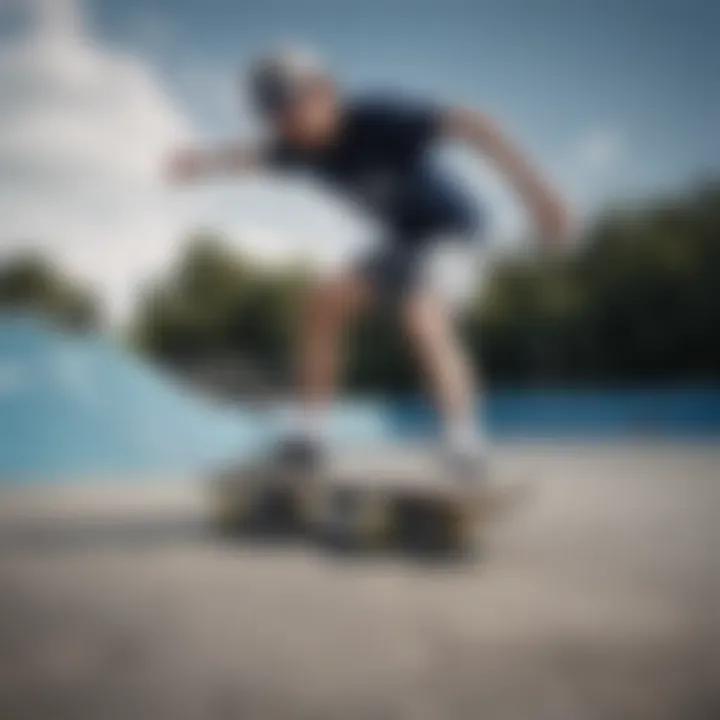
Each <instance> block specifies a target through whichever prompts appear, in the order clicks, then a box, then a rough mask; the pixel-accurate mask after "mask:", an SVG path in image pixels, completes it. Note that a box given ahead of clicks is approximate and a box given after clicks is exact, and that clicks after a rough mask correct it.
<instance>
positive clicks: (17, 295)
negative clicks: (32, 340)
mask: <svg viewBox="0 0 720 720" xmlns="http://www.w3.org/2000/svg"><path fill="white" fill-rule="evenodd" d="M0 308H2V309H3V310H13V311H18V310H19V311H23V312H30V313H33V314H39V315H42V316H44V317H46V318H49V319H51V320H52V321H54V322H55V323H57V324H59V325H60V326H62V327H65V328H69V329H73V330H88V329H92V328H96V327H97V326H98V325H99V323H100V309H99V305H98V301H97V298H96V296H95V295H94V294H93V293H92V292H90V291H89V290H88V289H87V288H84V287H82V286H80V284H78V283H77V282H76V281H73V280H71V279H70V278H69V277H67V276H66V275H65V274H64V273H63V272H62V271H61V270H60V269H59V268H58V267H57V266H56V265H55V264H53V263H52V262H51V261H49V260H48V259H46V258H43V257H42V256H41V255H39V254H32V253H24V254H20V255H16V256H14V257H12V258H10V259H9V260H6V261H5V262H4V263H2V264H1V265H0Z"/></svg>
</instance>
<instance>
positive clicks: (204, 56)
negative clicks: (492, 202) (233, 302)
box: [94, 0, 720, 200]
mask: <svg viewBox="0 0 720 720" xmlns="http://www.w3.org/2000/svg"><path fill="white" fill-rule="evenodd" d="M94 14H95V18H96V20H97V22H98V25H99V27H100V29H101V30H102V32H103V33H105V34H106V35H107V36H108V37H109V38H114V39H116V40H118V41H121V42H125V43H131V44H135V45H136V47H137V48H138V49H139V50H140V51H143V52H148V53H150V54H151V55H154V56H155V58H156V61H157V62H158V64H159V65H160V66H164V67H165V68H166V70H167V72H168V75H169V77H170V81H171V82H172V75H173V72H172V68H173V66H175V65H176V64H177V63H179V64H180V65H185V64H186V63H188V62H192V61H193V59H194V60H196V61H197V62H198V63H200V64H202V65H204V66H206V67H207V66H215V67H217V69H218V72H220V73H223V72H231V71H232V70H233V69H234V68H235V67H236V66H237V65H238V63H239V62H241V61H242V59H243V58H245V57H247V56H248V55H251V54H252V53H253V51H255V50H256V49H257V48H261V47H263V46H266V45H268V44H274V43H277V42H279V41H283V40H285V39H291V40H296V41H300V42H302V43H307V44H309V45H310V46H311V47H313V48H316V49H317V50H318V51H319V52H320V53H321V54H322V55H324V56H325V57H327V58H328V59H329V60H330V61H331V62H332V64H333V67H336V68H337V71H338V73H339V75H340V76H341V78H342V79H344V80H345V82H346V83H347V84H348V85H349V86H351V87H367V86H373V85H390V86H399V87H406V88H408V89H410V90H413V91H417V92H418V93H421V94H426V95H429V96H432V97H439V98H441V99H446V100H447V101H449V102H452V101H460V102H467V103H471V104H475V105H478V106H482V107H487V108H488V109H489V110H491V111H492V112H494V113H495V114H497V115H498V116H499V117H501V118H503V119H506V120H507V121H508V122H509V123H510V125H511V126H512V127H513V128H514V129H516V132H517V133H518V134H519V135H520V137H521V138H522V139H524V140H525V142H526V144H528V145H529V146H530V147H531V148H532V149H533V150H534V151H535V153H536V155H538V156H539V157H540V158H541V159H542V160H543V161H544V162H545V163H546V164H547V165H549V166H550V167H551V168H552V167H555V168H558V169H560V170H562V169H565V172H566V174H567V175H568V176H570V175H571V174H572V169H568V168H565V167H564V166H565V165H566V164H567V163H568V162H570V158H569V157H568V153H572V152H573V144H574V143H575V144H577V143H580V144H582V143H583V141H584V140H585V141H587V142H588V143H590V144H592V142H593V137H595V141H596V144H597V145H598V147H597V148H596V149H595V151H594V152H595V154H597V155H602V152H601V150H602V148H601V147H599V146H600V145H603V144H604V145H606V146H607V147H606V150H607V152H608V154H611V155H613V157H612V158H608V159H607V163H608V165H611V164H612V165H616V167H617V169H618V173H617V174H616V173H609V172H608V173H603V177H594V178H588V179H587V182H588V189H587V192H588V193H589V195H590V198H591V199H592V200H597V199H600V198H604V197H608V196H613V195H614V194H616V195H618V196H621V195H622V194H624V193H626V192H631V193H633V194H635V193H638V194H640V193H642V192H643V191H645V190H651V189H653V188H663V187H667V186H676V185H680V184H682V183H684V182H687V181H690V180H692V179H694V178H697V177H699V176H702V175H704V174H706V173H709V172H711V171H713V170H717V169H718V167H719V166H720V139H719V138H718V128H719V127H720V90H719V89H718V88H719V87H720V83H718V78H719V77H720V43H719V42H718V32H719V31H720V3H718V2H716V1H715V0H504V1H502V0H494V1H491V2H487V1H485V2H483V1H482V0H475V1H474V2H473V1H471V0H442V1H438V0H364V1H363V2H348V1H343V0H335V1H333V0H303V1H302V2H299V1H298V0H265V1H264V2H237V1H235V2H232V1H229V0H228V1H226V2H222V1H220V0H209V1H208V2H196V1H191V0H143V1H140V0H123V1H113V0H110V1H105V2H102V3H97V4H96V7H95V13H94ZM176 91H177V92H178V94H179V95H180V97H181V101H184V102H187V103H188V107H189V108H190V111H191V112H192V113H193V114H194V115H195V116H196V117H197V118H198V119H199V120H201V121H202V125H203V127H205V128H206V129H207V131H208V132H217V133H222V132H230V131H231V130H232V125H233V122H234V118H233V116H232V115H231V114H230V113H229V112H227V108H225V107H224V106H223V105H222V104H220V103H217V101H216V100H213V99H212V98H209V99H208V101H207V102H208V106H204V105H203V103H202V96H201V94H200V95H199V96H198V94H194V95H193V94H188V95H187V97H182V95H183V92H182V91H183V88H182V82H178V83H177V88H176ZM220 107H223V110H224V111H222V112H221V111H218V108H220ZM213 108H215V112H213ZM574 149H575V150H578V152H580V154H581V155H582V148H577V147H575V148H574ZM587 152H588V154H589V156H590V157H588V158H586V160H587V161H588V162H589V163H590V164H593V158H594V159H595V161H596V163H597V164H598V165H602V164H603V161H602V159H601V158H600V157H594V155H593V150H592V148H589V149H588V151H587ZM578 161H579V162H580V163H581V164H582V160H581V158H578ZM611 161H612V162H611ZM598 169H601V168H598ZM620 169H621V170H622V172H619V171H620ZM598 174H599V173H598ZM569 179H572V178H569ZM593 196H594V197H593Z"/></svg>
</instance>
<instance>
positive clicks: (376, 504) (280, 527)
mask: <svg viewBox="0 0 720 720" xmlns="http://www.w3.org/2000/svg"><path fill="white" fill-rule="evenodd" d="M214 490H215V495H216V501H217V517H218V521H219V523H220V525H221V527H222V528H223V529H225V530H228V531H231V532H240V533H243V532H251V533H258V532H272V533H273V534H278V533H282V534H287V533H295V534H304V535H308V536H311V537H313V538H315V539H317V540H320V541H321V542H323V543H327V544H330V545H332V546H333V547H344V548H348V549H349V548H356V549H366V550H370V549H387V548H403V549H414V550H419V551H437V552H446V553H447V552H452V553H470V552H472V551H474V550H476V549H477V548H478V547H479V545H480V543H481V541H482V536H483V531H484V530H485V529H486V528H487V526H488V525H489V524H491V523H492V522H493V521H495V520H497V519H500V518H502V517H503V516H505V515H506V514H507V513H508V512H509V511H510V510H512V509H513V508H514V507H515V506H516V505H517V504H518V501H519V500H521V499H522V498H523V497H524V495H525V492H524V489H523V488H521V487H520V486H515V485H513V486H496V485H494V484H492V483H490V484H481V483H478V485H476V486H475V485H462V484H459V483H455V482H452V481H451V480H449V479H448V478H447V477H445V476H444V475H443V473H442V472H441V470H440V469H439V468H438V467H436V466H435V463H428V464H427V465H425V466H423V467H414V468H412V467H410V468H397V467H396V468H388V467H385V468H383V467H382V466H380V467H377V466H375V467H372V466H370V467H368V468H367V469H358V468H354V469H347V468H342V467H333V466H332V463H331V464H330V467H328V468H327V469H326V470H325V471H324V472H323V473H321V474H318V475H316V476H308V477H299V476H297V475H294V476H292V475H290V474H288V472H287V470H286V469H284V468H282V467H279V466H278V465H277V464H275V463H274V462H273V461H272V460H265V461H264V462H263V461H261V462H255V463H251V464H248V465H241V466H239V467H235V468H230V469H228V470H226V471H224V472H222V473H220V474H219V475H218V476H217V477H216V478H215V483H214Z"/></svg>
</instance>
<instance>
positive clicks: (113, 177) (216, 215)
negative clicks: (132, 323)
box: [0, 0, 518, 316]
mask: <svg viewBox="0 0 720 720" xmlns="http://www.w3.org/2000/svg"><path fill="white" fill-rule="evenodd" d="M3 13H5V14H12V15H13V17H14V20H16V21H18V20H19V22H14V23H13V26H14V27H15V28H16V32H15V34H14V36H12V37H7V36H5V37H4V38H2V39H0V96H2V98H3V103H2V104H1V105H0V253H3V252H4V253H7V252H8V251H12V250H13V249H15V248H17V247H18V246H19V244H21V243H27V242H31V243H34V246H35V247H37V246H40V247H41V248H43V249H47V250H49V251H50V252H51V253H52V254H54V255H55V256H57V257H58V258H59V259H60V260H61V261H62V262H63V263H65V264H67V265H68V266H69V267H70V269H71V270H73V271H74V272H76V273H78V274H80V275H81V276H83V277H86V278H87V279H89V280H91V281H92V282H93V283H94V284H95V285H97V286H99V288H100V289H101V290H102V291H103V292H104V293H105V294H106V295H107V296H108V297H109V299H110V302H111V306H112V308H113V309H114V310H115V312H116V314H120V315H121V316H122V315H123V314H124V313H125V312H126V311H127V309H128V307H129V304H130V302H131V301H132V299H133V289H134V288H133V283H134V282H136V281H138V280H142V279H143V278H146V277H147V276H148V275H150V274H152V273H154V272H156V271H158V270H159V269H161V268H162V267H163V266H164V265H165V264H166V263H167V262H168V261H169V260H170V259H171V258H172V256H173V254H174V248H173V244H174V242H175V241H176V240H177V239H178V238H179V237H181V236H182V235H183V234H184V233H185V232H186V231H187V230H188V229H192V228H193V227H213V228H218V229H219V230H221V231H225V232H226V233H227V234H228V235H230V236H231V237H233V238H235V239H236V241H237V242H238V245H239V246H240V247H241V248H242V249H244V250H246V251H247V252H250V253H253V254H255V255H257V256H259V257H261V258H263V259H266V260H267V261H269V262H278V261H282V260H285V259H287V258H288V257H292V258H302V259H305V260H306V261H308V262H318V263H319V264H320V265H323V266H325V267H333V266H334V265H336V264H337V263H338V262H341V261H342V259H343V258H344V257H347V254H348V253H349V252H351V251H352V250H353V249H356V248H359V247H360V246H362V245H363V244H365V243H366V238H367V236H368V227H367V225H366V224H364V223H362V222H361V221H360V220H359V218H358V217H357V216H356V215H354V214H353V213H352V212H350V211H349V210H348V209H347V207H345V206H344V205H343V204H342V203H340V202H333V201H332V199H331V201H330V202H328V199H327V196H326V195H325V194H323V195H321V194H320V193H318V192H317V191H316V190H315V189H313V188H310V187H308V186H307V185H303V186H297V185H295V184H293V183H291V182H290V183H287V184H278V183H277V182H275V181H274V180H273V181H253V182H245V183H241V184H240V185H237V186H236V185H234V186H233V187H232V188H230V186H222V187H220V186H215V187H209V188H207V189H205V190H199V191H194V190H182V191H176V190H170V189H167V188H166V187H165V186H164V183H163V178H162V176H161V168H162V165H163V160H164V159H165V157H166V155H167V153H168V152H169V151H170V150H171V149H172V148H173V147H175V146H176V145H177V144H179V143H182V142H185V141H187V140H188V139H190V138H192V137H193V136H194V135H195V134H196V131H195V127H194V122H193V121H192V119H191V118H190V117H189V116H188V115H187V114H186V113H184V112H183V111H181V110H180V109H179V108H178V107H177V105H176V104H175V103H174V102H173V101H172V99H171V96H170V93H169V92H168V88H167V81H166V79H163V77H162V76H160V75H159V74H158V73H157V72H156V71H155V69H154V68H153V65H152V63H151V61H150V60H149V59H147V58H146V57H144V56H142V55H141V54H139V51H137V50H136V51H133V52H131V51H128V50H120V49H117V48H109V47H106V46H104V45H101V44H99V43H97V42H95V41H93V39H92V32H91V30H90V29H89V28H88V27H87V26H86V17H85V13H84V8H83V5H82V2H81V0H0V19H2V16H3ZM145 32H146V33H147V35H149V37H150V39H151V40H150V41H152V42H160V41H162V43H164V44H166V45H167V44H168V43H172V42H173V32H172V28H168V27H167V26H166V25H165V24H163V23H162V22H161V20H158V19H151V21H150V22H149V25H148V26H146V27H145ZM158 38H159V39H158ZM233 72H234V69H232V72H231V71H229V70H228V69H216V68H212V67H208V66H207V65H206V64H205V65H204V64H203V63H202V62H199V63H194V62H187V63H185V64H182V63H181V64H180V65H179V66H178V67H177V68H175V72H174V77H173V87H174V88H175V89H178V88H180V89H182V90H184V92H182V93H181V94H184V95H185V97H186V98H189V99H191V100H192V99H193V97H195V96H197V97H195V99H194V100H193V102H192V104H193V106H195V105H197V107H198V108H199V109H200V111H202V110H203V109H204V108H205V107H206V106H209V107H211V108H212V111H213V113H214V114H215V115H216V116H218V117H222V118H224V120H222V121H221V124H222V125H223V126H227V125H229V124H230V123H231V122H232V120H231V116H232V113H233V110H232V108H231V106H230V105H229V103H235V102H236V98H235V92H234V91H235V78H234V76H233V74H232V73H233ZM208 94H209V96H210V97H208ZM203 98H204V100H203ZM206 101H207V102H206ZM237 118H238V126H239V127H244V126H246V124H247V118H243V115H242V113H240V112H238V113H237ZM465 168H466V171H467V172H466V175H467V179H468V181H469V182H470V183H471V184H473V185H475V184H477V185H478V186H482V187H484V188H486V189H487V192H488V198H489V201H490V203H492V205H493V208H494V209H495V215H496V216H497V215H499V220H500V222H499V223H498V224H499V226H500V229H501V230H507V229H508V228H510V229H512V228H514V227H515V226H516V225H517V224H518V212H517V208H516V207H515V206H513V205H512V201H511V200H510V199H508V195H507V194H503V192H501V191H499V189H498V188H499V185H498V184H497V183H496V182H494V181H488V178H489V176H488V175H487V174H486V173H485V172H484V171H483V170H482V169H478V168H477V167H475V166H474V165H472V166H471V165H469V164H466V165H465ZM461 170H462V168H461ZM498 209H499V210H498Z"/></svg>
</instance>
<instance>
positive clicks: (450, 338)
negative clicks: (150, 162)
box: [171, 51, 568, 478]
mask: <svg viewBox="0 0 720 720" xmlns="http://www.w3.org/2000/svg"><path fill="white" fill-rule="evenodd" d="M248 82H249V90H250V94H251V96H252V99H253V102H254V104H255V107H256V109H257V111H258V113H259V115H260V117H261V118H262V119H263V121H264V122H265V123H266V125H267V129H268V130H269V133H270V140H269V142H267V144H266V145H265V146H263V147H250V146H247V145H242V144H234V145H230V146H228V147H223V148H218V149H214V150H196V149H189V150H184V151H181V152H179V153H178V154H177V155H176V156H175V157H174V158H173V160H172V163H171V176H172V178H173V179H174V180H176V181H191V180H196V179H200V178H202V177H205V176H210V175H230V174H235V173H245V172H249V171H256V170H262V169H264V168H266V169H267V168H270V169H273V170H281V171H285V170H287V171H291V170H292V171H301V172H307V173H310V174H312V175H313V176H314V177H316V178H319V179H320V180H322V181H324V182H326V183H328V184H329V185H330V186H331V187H332V188H335V189H337V190H340V191H342V192H344V193H346V194H347V195H348V196H349V197H351V198H352V199H354V200H356V201H358V202H359V203H360V205H361V206H362V207H363V208H364V209H365V211H366V212H367V213H369V214H370V215H371V217H373V218H374V219H375V220H376V221H379V223H380V225H381V227H382V229H383V237H382V243H381V245H380V249H379V250H377V251H375V252H373V253H372V254H371V255H369V256H367V257H365V258H363V259H362V261H360V262H356V263H354V264H352V265H351V266H350V267H347V268H346V269H345V270H344V272H342V273H341V274H339V275H338V276H336V277H334V278H332V279H329V280H328V279H326V280H323V281H322V282H319V283H318V285H317V287H315V289H314V291H313V292H312V294H311V297H310V299H309V303H308V306H307V311H306V313H305V318H304V321H303V322H304V324H303V327H302V332H301V340H300V346H299V348H298V364H297V373H298V376H297V393H298V400H299V408H300V409H299V411H298V414H297V417H296V418H294V424H293V427H292V428H289V429H288V436H287V441H286V443H284V444H283V447H282V448H281V449H280V451H279V456H280V457H282V458H283V460H284V461H288V462H289V463H290V464H291V465H292V466H294V467H297V466H301V467H316V466H317V464H318V463H319V462H320V461H321V459H322V457H323V446H324V439H323V438H324V425H325V422H326V418H325V408H326V406H327V405H328V403H329V401H330V400H331V398H332V395H333V392H334V390H335V381H336V374H337V366H338V363H339V360H340V350H341V347H340V346H341V343H342V337H343V335H342V330H343V326H344V324H345V323H346V322H347V321H348V319H349V318H350V317H351V316H352V314H353V313H355V312H357V311H358V310H359V309H360V308H361V307H362V306H363V305H364V304H365V303H366V302H367V301H369V300H371V299H372V300H375V301H380V302H383V303H387V306H388V307H393V308H394V310H395V311H396V312H397V313H398V318H399V320H400V323H401V325H402V327H403V329H404V331H405V332H406V333H407V334H408V336H409V339H410V340H411V342H412V345H413V347H414V349H415V351H416V354H417V357H418V360H419V361H420V363H421V366H422V369H423V371H424V374H425V376H426V379H427V381H428V384H429V386H430V388H431V390H432V393H433V398H434V401H435V404H436V407H437V410H438V411H439V414H440V417H441V418H442V426H443V430H444V432H443V436H444V446H445V447H446V448H447V457H448V460H449V462H450V464H451V468H452V469H453V470H454V471H455V473H456V476H457V477H461V478H467V477H473V478H474V477H478V476H480V475H481V474H482V473H481V472H480V471H481V468H482V467H483V465H484V458H485V452H486V442H485V437H484V430H483V428H482V426H480V427H478V425H477V423H476V416H475V403H476V388H475V385H474V382H473V373H472V369H471V367H470V364H469V362H468V358H467V356H466V354H465V352H464V350H463V348H462V346H461V344H460V342H459V339H458V337H457V335H456V334H455V331H454V329H453V322H452V312H451V310H450V308H449V307H448V306H447V304H446V303H445V302H444V301H443V300H442V298H440V297H439V296H438V295H437V294H436V293H435V292H433V290H432V289H431V288H430V287H428V286H427V284H426V282H425V278H426V274H425V272H424V266H425V262H426V259H427V258H428V257H429V256H430V254H431V253H432V252H434V251H435V250H436V249H437V248H438V247H439V246H441V245H442V244H443V243H445V242H447V241H448V239H449V238H453V239H457V238H458V237H461V238H465V239H466V242H467V244H468V246H470V244H472V243H478V242H480V241H481V240H482V234H483V231H484V229H485V224H484V218H483V215H482V212H481V210H480V208H478V207H477V206H476V204H475V203H474V202H473V201H472V200H471V199H470V198H469V197H468V196H467V195H466V193H465V192H464V190H463V189H462V188H461V187H460V186H459V185H458V184H456V183H455V182H454V180H453V178H451V177H448V176H447V175H446V174H444V173H443V172H441V170H440V169H439V168H438V167H437V166H436V165H435V164H434V163H433V161H432V158H431V157H430V154H429V151H430V149H431V148H432V147H433V146H434V145H436V144H438V143H441V142H443V141H445V140H455V141H461V142H463V143H465V145H466V146H467V147H468V148H469V149H470V150H472V151H475V152H477V153H478V154H481V155H483V156H485V157H487V158H489V159H490V160H491V161H492V162H493V163H494V165H495V166H496V168H497V169H498V170H499V171H500V172H501V173H502V174H503V175H504V176H505V178H506V179H507V180H508V181H509V182H510V184H511V185H512V186H513V187H514V189H515V190H516V191H517V193H518V195H519V196H520V198H521V199H522V200H523V201H524V204H525V205H526V207H527V209H528V210H529V212H530V214H531V216H532V218H533V219H534V221H535V224H536V225H537V229H538V230H539V234H540V236H541V237H543V238H545V239H546V240H547V241H548V242H553V241H557V240H558V239H560V238H561V237H562V236H563V235H564V234H565V233H566V230H567V226H568V222H567V216H566V213H565V210H564V208H563V205H562V203H561V201H560V200H559V198H558V197H557V195H556V194H555V192H554V191H553V189H552V188H551V186H550V185H549V184H548V182H547V181H546V180H545V179H544V178H543V176H542V175H541V174H539V173H538V172H537V170H535V169H534V167H533V166H532V164H531V163H530V162H529V160H528V159H527V158H526V157H525V155H524V154H523V153H522V152H521V151H520V150H518V148H517V147H516V145H515V144H514V143H513V142H512V141H511V140H509V139H508V137H507V136H506V135H505V134H504V132H503V131H502V130H501V129H500V128H499V127H498V126H497V125H496V124H495V123H494V122H493V121H492V120H490V119H489V118H488V117H487V116H486V115H484V114H482V113H480V112H477V111H475V110H470V109H465V108H459V107H442V106H438V105H435V104H432V103H426V102H418V101H410V100H407V99H403V98H401V97H398V96H396V95H388V94H385V95H374V96H372V97H369V96H368V97H362V98H349V97H346V96H345V95H344V94H343V93H341V91H340V90H339V88H338V86H337V85H336V83H335V81H334V79H333V77H332V75H331V73H330V72H329V71H328V70H327V68H325V67H323V66H322V65H321V64H320V63H318V62H317V61H316V60H315V59H313V58H311V57H309V56H308V55H306V54H304V53H302V52H297V51H281V52H278V53H273V54H269V55H267V56H264V57H261V58H259V59H258V60H257V61H256V62H255V63H254V64H253V65H252V66H251V68H250V71H249V73H248Z"/></svg>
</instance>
